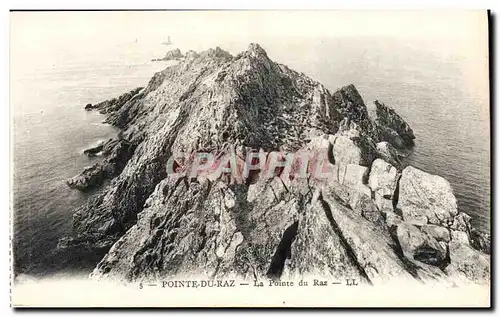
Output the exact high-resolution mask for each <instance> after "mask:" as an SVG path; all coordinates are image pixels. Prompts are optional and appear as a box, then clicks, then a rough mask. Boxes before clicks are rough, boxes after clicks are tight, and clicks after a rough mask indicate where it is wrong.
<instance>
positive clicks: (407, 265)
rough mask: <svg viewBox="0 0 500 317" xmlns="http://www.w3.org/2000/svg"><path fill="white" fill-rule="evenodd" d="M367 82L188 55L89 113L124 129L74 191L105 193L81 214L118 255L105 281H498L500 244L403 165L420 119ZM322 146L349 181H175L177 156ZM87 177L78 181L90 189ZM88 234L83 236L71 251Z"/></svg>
mask: <svg viewBox="0 0 500 317" xmlns="http://www.w3.org/2000/svg"><path fill="white" fill-rule="evenodd" d="M374 103H375V107H376V112H375V114H370V113H369V112H368V110H367V107H366V105H365V103H364V101H363V99H362V97H361V96H360V95H359V93H358V91H357V90H356V88H355V87H354V86H353V85H348V86H345V87H342V88H340V89H339V90H337V91H336V92H334V93H333V94H331V93H330V92H329V91H328V89H326V88H325V87H324V86H323V85H322V84H320V83H318V82H316V81H314V80H312V79H310V78H309V77H307V76H306V75H304V74H302V73H298V72H296V71H293V70H291V69H289V68H288V67H286V66H285V65H282V64H279V63H275V62H273V61H271V60H270V59H269V57H268V56H267V53H266V52H265V51H264V49H262V48H261V47H260V46H259V45H257V44H251V45H250V46H249V48H248V49H247V50H246V51H244V52H242V53H240V54H238V55H236V56H232V55H231V54H229V53H228V52H225V51H224V50H222V49H220V48H216V49H211V50H208V51H204V52H200V53H190V54H186V57H185V58H184V59H183V60H182V61H181V62H180V63H179V64H177V65H173V66H169V67H168V68H166V69H165V70H163V71H162V72H159V73H157V74H156V75H155V76H154V77H153V78H152V79H151V81H150V82H149V84H148V85H147V86H146V87H145V88H138V89H136V90H134V91H132V92H130V93H127V94H125V95H123V96H121V97H119V98H117V99H114V100H112V101H106V102H103V103H100V104H97V105H87V106H86V109H96V110H98V111H100V112H101V113H104V114H106V115H107V119H106V122H108V123H111V124H113V125H115V126H116V127H119V128H120V129H121V132H120V134H119V138H118V139H117V140H110V141H109V142H108V143H106V144H104V148H105V149H107V151H106V153H105V155H104V156H105V158H104V159H103V160H102V161H100V162H99V163H96V164H95V165H94V166H92V167H91V168H89V169H86V170H84V171H83V172H82V173H81V174H80V175H78V176H76V177H75V178H73V179H71V180H69V181H68V185H70V186H72V187H75V188H78V189H80V190H86V189H89V188H95V187H99V186H101V185H102V184H103V182H104V181H105V180H109V184H108V185H106V186H105V187H103V188H101V189H100V191H99V193H97V194H96V195H94V197H92V198H91V199H90V200H89V201H88V203H87V204H86V205H84V206H82V207H81V208H79V209H78V210H77V211H76V212H75V214H74V231H75V238H74V239H73V240H71V239H65V240H64V241H65V243H64V247H77V246H78V243H80V242H81V241H82V240H85V237H89V239H88V240H87V241H92V243H95V242H96V241H97V244H99V247H100V248H102V247H103V241H105V243H106V244H107V245H108V247H109V248H110V250H109V252H108V254H107V255H106V256H105V257H104V259H103V260H102V261H101V262H100V263H99V264H98V265H97V267H96V269H95V270H94V272H93V274H92V275H93V276H94V277H95V278H119V279H126V280H130V281H132V280H138V279H155V278H162V279H165V278H167V277H175V276H180V275H182V274H186V273H189V274H197V273H198V274H200V275H203V276H208V277H211V278H227V277H234V276H238V277H244V278H248V279H255V278H265V277H269V278H284V277H287V276H288V277H295V276H298V275H299V276H304V275H313V276H322V277H327V276H333V277H335V278H342V277H346V278H355V277H357V278H358V280H361V281H364V282H366V283H372V284H373V283H379V282H387V281H389V280H390V279H392V278H395V277H401V278H409V279H416V280H419V281H448V282H450V283H455V282H456V281H457V280H460V281H464V282H475V283H487V282H488V281H489V274H490V272H489V270H490V269H489V255H488V253H489V239H488V237H485V236H484V235H482V234H479V233H478V232H477V231H475V230H474V229H472V228H471V226H470V224H469V219H470V217H468V216H467V215H466V214H464V213H461V212H459V211H458V210H457V203H456V198H455V196H454V195H453V191H452V188H451V186H450V184H449V183H448V182H447V181H446V180H445V179H443V178H441V177H439V176H436V175H430V174H428V173H425V172H424V171H421V170H418V169H416V168H414V167H411V166H408V167H406V166H404V164H402V152H401V151H399V150H401V149H406V148H408V147H411V146H412V145H413V142H414V141H413V140H414V139H415V136H414V134H413V131H412V129H411V128H410V127H409V125H408V124H407V123H406V122H405V121H404V120H403V119H402V118H401V117H400V116H399V115H398V114H397V113H396V112H395V111H394V110H393V109H391V108H388V107H387V106H385V105H384V104H383V103H381V102H379V101H375V102H374ZM228 149H232V150H234V151H236V152H237V153H240V154H242V155H244V154H245V153H246V152H248V151H251V150H259V149H261V150H263V151H280V150H281V151H298V150H305V149H316V150H318V149H319V150H322V151H325V152H327V153H328V157H329V162H328V165H329V168H331V169H332V170H333V171H334V175H335V177H334V179H333V180H328V181H317V180H311V179H302V180H296V181H295V182H291V183H290V182H288V181H287V180H285V181H284V180H283V179H281V178H280V177H275V178H273V179H271V180H269V181H266V182H255V183H243V184H241V183H235V182H227V181H225V180H216V181H212V180H209V179H200V180H197V181H191V180H189V179H186V178H184V179H182V178H180V179H174V178H172V177H171V176H169V175H167V174H166V170H165V165H166V162H167V160H168V159H169V157H170V156H171V155H172V154H173V153H177V152H190V151H205V152H215V153H217V152H220V151H223V150H228ZM75 184H77V185H75ZM72 241H74V243H72Z"/></svg>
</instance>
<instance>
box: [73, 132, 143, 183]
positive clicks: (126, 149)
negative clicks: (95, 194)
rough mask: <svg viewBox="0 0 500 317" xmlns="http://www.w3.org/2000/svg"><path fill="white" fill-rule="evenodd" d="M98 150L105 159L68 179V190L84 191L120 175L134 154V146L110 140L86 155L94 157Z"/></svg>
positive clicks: (125, 142)
mask: <svg viewBox="0 0 500 317" xmlns="http://www.w3.org/2000/svg"><path fill="white" fill-rule="evenodd" d="M98 150H99V152H102V155H103V156H105V159H104V160H103V161H101V162H98V163H96V164H94V165H92V166H89V167H87V168H85V169H84V170H83V172H82V173H80V174H79V175H77V176H75V177H73V178H70V179H68V180H67V181H66V183H67V184H68V186H69V187H70V188H75V189H79V190H82V191H86V190H88V189H93V188H95V187H97V186H99V185H101V184H102V183H103V182H104V181H106V180H107V179H110V178H113V177H115V176H116V175H118V174H120V173H121V171H122V170H123V168H124V167H125V165H126V164H127V162H128V160H129V159H130V157H131V156H132V154H133V153H134V146H133V145H131V144H130V143H129V142H128V141H126V140H123V139H121V140H112V139H110V140H109V141H108V142H106V143H105V144H103V145H99V146H98V147H96V148H92V151H91V152H90V153H86V154H87V155H90V156H91V155H95V154H94V153H95V152H96V151H98ZM87 151H88V150H87Z"/></svg>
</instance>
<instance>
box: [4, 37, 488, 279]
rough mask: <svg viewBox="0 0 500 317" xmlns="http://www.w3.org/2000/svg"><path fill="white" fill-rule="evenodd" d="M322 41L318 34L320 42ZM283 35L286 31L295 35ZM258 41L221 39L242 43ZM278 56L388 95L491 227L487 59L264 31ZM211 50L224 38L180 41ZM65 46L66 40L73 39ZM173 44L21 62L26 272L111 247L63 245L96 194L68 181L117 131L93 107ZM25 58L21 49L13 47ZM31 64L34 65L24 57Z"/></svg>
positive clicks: (63, 266)
mask: <svg viewBox="0 0 500 317" xmlns="http://www.w3.org/2000/svg"><path fill="white" fill-rule="evenodd" d="M311 41H313V42H314V44H311ZM283 42H286V43H285V44H283ZM248 43H249V42H248V41H243V40H242V41H240V42H234V41H231V42H228V43H224V42H222V43H217V44H219V45H220V46H221V47H222V48H224V49H226V50H229V51H230V52H231V53H237V52H239V51H241V50H243V49H245V48H246V47H247V45H248ZM259 43H260V44H261V45H262V46H263V47H264V48H265V49H266V50H267V52H268V55H269V56H270V57H271V58H272V59H273V60H275V61H278V62H281V63H284V64H286V65H288V66H290V67H291V68H293V69H295V70H297V71H301V72H304V73H305V74H307V75H309V76H311V77H313V78H314V79H316V80H318V81H320V82H322V83H323V84H325V85H326V86H327V87H328V88H329V89H330V90H331V91H334V90H335V89H337V88H339V87H340V86H343V85H347V84H350V83H353V84H354V85H355V86H356V87H357V88H358V90H359V91H360V93H361V95H362V96H363V98H364V100H365V102H369V101H372V100H375V99H379V100H380V101H382V102H384V103H385V104H386V105H389V106H391V107H393V108H395V109H396V111H397V112H398V113H399V114H400V115H401V116H403V117H404V118H405V119H406V120H407V121H408V122H409V123H410V125H411V127H412V128H413V130H414V132H415V135H416V146H415V149H414V153H413V155H412V157H411V158H410V160H411V164H412V165H414V166H416V167H419V168H421V169H423V170H426V171H428V172H430V173H434V174H438V175H441V176H443V177H445V178H446V179H448V180H449V181H450V183H451V184H452V186H453V189H454V191H455V194H456V196H457V198H458V202H459V208H460V209H461V210H462V211H465V212H467V213H469V214H470V215H472V216H473V222H474V224H475V225H476V226H479V227H480V228H481V230H483V231H489V219H490V190H489V188H490V167H489V166H490V158H489V157H490V151H489V129H490V128H489V108H488V96H487V95H485V94H484V90H481V87H476V86H475V85H476V81H475V80H474V78H471V77H472V73H469V72H473V71H474V70H475V69H476V68H475V64H474V63H475V62H477V61H470V60H467V59H466V58H460V56H456V55H454V54H453V52H447V51H446V50H441V51H435V50H429V49H427V50H426V49H425V47H426V46H425V45H420V44H421V43H413V42H408V41H406V42H401V41H397V40H388V39H370V38H347V37H345V38H339V39H317V40H311V39H304V40H300V39H297V40H294V41H283V40H282V41H281V42H279V41H277V40H276V39H259ZM179 46H180V48H181V49H182V50H183V51H185V50H186V49H191V48H192V49H195V50H200V49H206V48H208V47H214V46H215V45H213V43H208V44H207V43H194V42H193V43H179ZM63 47H64V46H63ZM166 50H167V47H166V46H162V45H160V44H159V42H151V41H150V42H148V43H142V42H141V40H139V41H138V42H137V43H136V42H135V41H134V40H133V39H132V41H130V42H128V43H118V44H113V43H108V45H107V46H105V47H99V48H96V49H95V50H92V49H89V48H88V47H87V48H86V49H85V50H81V51H80V50H79V49H78V48H73V49H72V50H70V51H69V52H66V51H64V49H63V50H58V51H57V54H55V53H53V52H55V51H50V50H47V53H46V54H45V55H44V54H40V55H39V56H38V57H37V58H35V62H36V63H34V62H33V61H31V63H28V64H29V65H22V63H19V62H17V63H16V65H21V66H18V67H13V69H12V71H11V115H12V118H13V120H12V126H13V132H12V148H13V161H14V165H13V175H12V176H13V177H12V178H13V202H14V241H13V242H14V259H15V267H16V273H26V274H31V275H45V274H50V275H53V274H78V273H79V274H88V273H89V272H90V270H91V269H92V268H93V266H94V265H95V264H96V261H98V260H99V258H95V256H94V257H91V256H90V255H85V254H64V253H62V254H61V253H56V252H55V247H56V245H57V241H58V239H59V238H60V237H62V236H64V235H66V234H69V233H70V232H71V218H72V212H73V210H74V209H75V208H76V207H77V206H80V205H82V204H83V203H84V202H85V201H86V199H87V198H88V195H89V194H82V193H80V192H78V191H75V190H70V189H69V188H68V187H67V186H66V184H65V180H66V179H67V178H69V177H72V176H74V175H76V174H78V173H79V172H80V171H81V170H82V169H83V168H84V167H85V166H88V165H91V164H93V163H94V162H95V160H97V159H99V158H88V157H86V156H84V155H82V151H83V150H84V149H85V148H87V147H89V146H91V145H93V144H95V143H97V142H98V141H99V140H105V139H107V138H110V137H112V136H114V135H115V134H116V133H117V131H116V130H115V129H114V128H113V127H110V126H107V125H104V124H101V121H102V120H103V119H104V117H103V116H101V115H99V114H96V113H94V112H86V111H85V110H84V109H83V106H84V105H85V104H87V103H95V102H99V101H102V100H106V99H109V98H112V97H116V96H118V95H119V94H121V93H124V92H127V91H129V90H131V89H133V88H135V87H137V86H144V85H146V84H147V82H148V80H149V79H150V77H151V76H152V75H153V74H154V73H155V72H156V71H159V70H161V69H163V68H164V67H165V64H162V63H154V62H150V60H151V59H152V58H155V57H161V56H163V55H164V53H165V51H166ZM12 58H13V59H15V58H16V57H14V56H13V57H12ZM23 66H25V67H23Z"/></svg>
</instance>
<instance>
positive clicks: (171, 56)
mask: <svg viewBox="0 0 500 317" xmlns="http://www.w3.org/2000/svg"><path fill="white" fill-rule="evenodd" d="M190 54H192V53H190ZM183 58H184V55H182V52H181V50H180V49H178V48H175V49H172V50H170V51H168V52H167V53H166V54H165V56H164V57H162V58H154V59H152V60H151V61H153V62H157V61H172V60H175V61H178V60H181V59H183Z"/></svg>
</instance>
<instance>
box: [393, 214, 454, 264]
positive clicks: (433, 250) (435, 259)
mask: <svg viewBox="0 0 500 317" xmlns="http://www.w3.org/2000/svg"><path fill="white" fill-rule="evenodd" d="M396 233H397V238H398V241H399V244H400V245H401V249H402V251H403V254H404V256H405V257H407V258H409V259H412V260H416V261H420V262H422V263H425V264H430V265H434V266H441V265H443V264H444V263H445V261H446V248H444V247H443V245H442V244H440V243H439V242H438V241H437V240H436V239H435V238H434V237H433V236H431V235H429V234H427V233H425V232H422V231H420V230H419V229H418V228H417V227H416V226H414V225H412V224H409V223H401V224H400V225H399V226H398V228H397V231H396Z"/></svg>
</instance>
